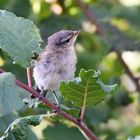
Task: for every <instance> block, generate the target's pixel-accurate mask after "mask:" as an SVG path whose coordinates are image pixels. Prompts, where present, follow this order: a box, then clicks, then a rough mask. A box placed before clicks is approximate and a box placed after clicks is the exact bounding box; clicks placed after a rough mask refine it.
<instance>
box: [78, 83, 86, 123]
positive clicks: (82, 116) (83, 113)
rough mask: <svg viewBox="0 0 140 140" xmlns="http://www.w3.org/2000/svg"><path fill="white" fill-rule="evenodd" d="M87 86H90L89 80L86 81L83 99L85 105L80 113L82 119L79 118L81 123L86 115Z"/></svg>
mask: <svg viewBox="0 0 140 140" xmlns="http://www.w3.org/2000/svg"><path fill="white" fill-rule="evenodd" d="M87 86H88V81H87V83H86V88H85V95H84V101H83V106H82V110H81V115H80V119H79V122H80V123H81V122H82V121H83V118H84V115H85V107H86V101H87Z"/></svg>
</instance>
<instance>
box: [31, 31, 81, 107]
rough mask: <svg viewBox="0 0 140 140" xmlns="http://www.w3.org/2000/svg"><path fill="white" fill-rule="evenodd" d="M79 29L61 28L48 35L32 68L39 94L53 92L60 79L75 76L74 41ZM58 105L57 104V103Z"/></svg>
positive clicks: (70, 78)
mask: <svg viewBox="0 0 140 140" xmlns="http://www.w3.org/2000/svg"><path fill="white" fill-rule="evenodd" d="M80 32H81V30H78V31H74V30H61V31H58V32H56V33H54V34H53V35H51V36H50V37H48V42H47V46H46V47H45V49H44V50H43V51H42V52H41V53H40V54H39V56H38V59H37V60H36V62H35V64H34V68H33V78H34V80H35V84H36V86H37V87H38V89H39V90H40V91H41V92H40V95H41V96H44V97H45V96H46V94H47V92H48V90H50V91H52V93H53V94H54V97H55V100H56V103H57V104H59V101H58V98H57V95H56V91H57V90H59V88H60V84H61V82H62V81H65V82H67V81H70V80H72V79H73V78H74V76H75V71H76V64H77V55H76V50H75V47H74V45H75V42H76V39H77V37H78V35H79V33H80ZM58 106H59V105H58Z"/></svg>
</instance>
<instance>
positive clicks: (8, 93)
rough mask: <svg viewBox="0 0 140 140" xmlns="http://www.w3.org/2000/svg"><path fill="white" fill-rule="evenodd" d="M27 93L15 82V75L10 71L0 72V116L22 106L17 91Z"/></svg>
mask: <svg viewBox="0 0 140 140" xmlns="http://www.w3.org/2000/svg"><path fill="white" fill-rule="evenodd" d="M21 92H23V93H27V92H25V90H22V91H21V90H20V88H19V87H18V86H17V85H16V84H15V76H14V75H13V74H11V73H2V74H0V116H3V115H6V114H9V113H11V112H15V111H16V110H20V109H21V108H23V105H24V104H23V103H22V101H21V99H20V97H19V93H21Z"/></svg>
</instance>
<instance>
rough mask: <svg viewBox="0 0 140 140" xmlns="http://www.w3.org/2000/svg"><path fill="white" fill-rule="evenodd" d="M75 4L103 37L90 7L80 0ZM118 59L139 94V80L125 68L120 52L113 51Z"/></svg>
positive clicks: (102, 32)
mask: <svg viewBox="0 0 140 140" xmlns="http://www.w3.org/2000/svg"><path fill="white" fill-rule="evenodd" d="M76 1H77V4H78V5H79V7H80V8H81V9H82V11H83V12H84V14H85V15H86V17H87V18H88V19H89V21H90V22H91V23H92V24H95V26H96V28H97V34H98V35H100V36H102V35H104V31H103V29H102V28H101V26H100V25H99V24H98V22H97V19H96V17H95V16H94V15H93V12H92V11H91V9H90V7H89V6H88V5H87V4H86V3H84V2H83V1H82V0H76ZM115 52H116V54H117V57H118V60H119V61H120V63H121V64H122V65H123V67H124V68H125V71H126V73H127V75H128V76H129V77H130V78H131V79H132V81H133V82H134V84H135V86H136V90H137V91H139V92H140V84H139V78H136V77H135V76H134V75H133V73H132V72H131V70H130V69H129V67H128V66H127V64H126V63H125V61H124V60H123V58H122V56H121V52H120V51H119V50H116V51H115Z"/></svg>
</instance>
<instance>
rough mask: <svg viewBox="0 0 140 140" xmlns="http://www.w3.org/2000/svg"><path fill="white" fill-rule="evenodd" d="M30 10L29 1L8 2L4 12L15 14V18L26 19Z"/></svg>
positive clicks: (13, 0) (14, 0) (10, 0)
mask: <svg viewBox="0 0 140 140" xmlns="http://www.w3.org/2000/svg"><path fill="white" fill-rule="evenodd" d="M6 1H7V0H6ZM30 8H31V5H30V2H29V0H19V1H17V0H9V3H7V5H6V7H5V10H8V11H11V12H13V13H15V14H16V15H17V16H22V17H28V16H29V14H30V12H31V9H30Z"/></svg>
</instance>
